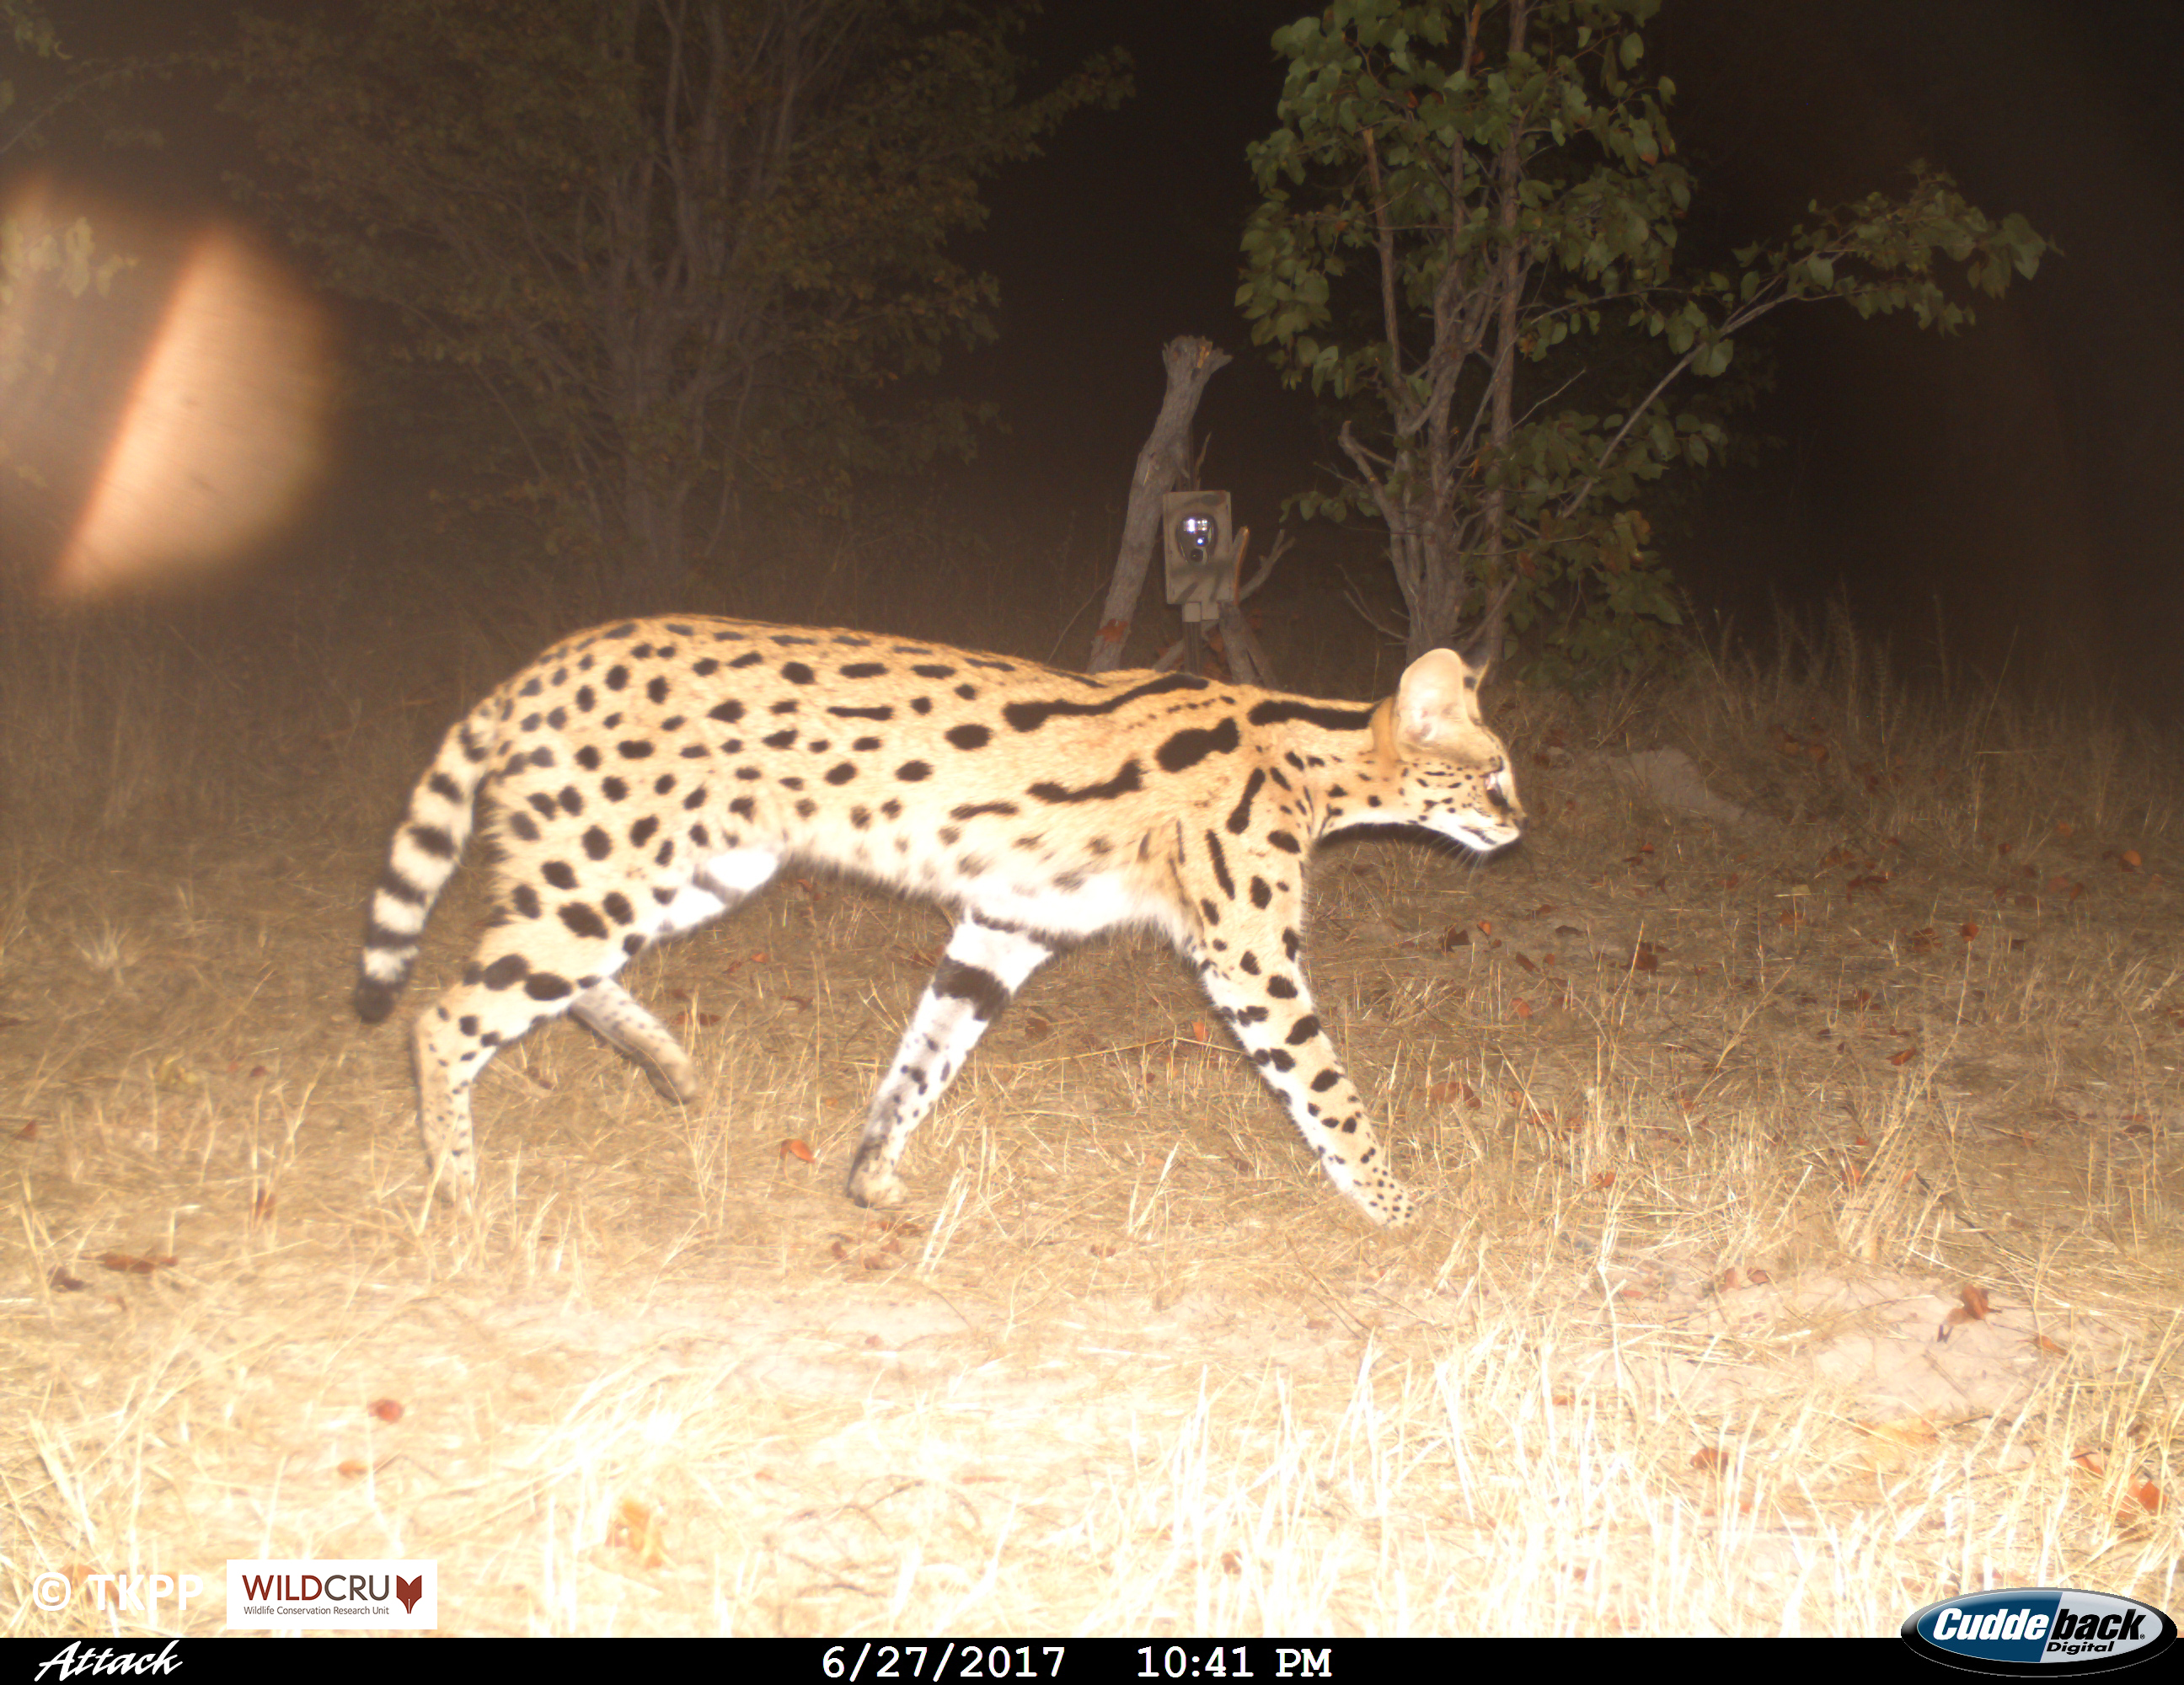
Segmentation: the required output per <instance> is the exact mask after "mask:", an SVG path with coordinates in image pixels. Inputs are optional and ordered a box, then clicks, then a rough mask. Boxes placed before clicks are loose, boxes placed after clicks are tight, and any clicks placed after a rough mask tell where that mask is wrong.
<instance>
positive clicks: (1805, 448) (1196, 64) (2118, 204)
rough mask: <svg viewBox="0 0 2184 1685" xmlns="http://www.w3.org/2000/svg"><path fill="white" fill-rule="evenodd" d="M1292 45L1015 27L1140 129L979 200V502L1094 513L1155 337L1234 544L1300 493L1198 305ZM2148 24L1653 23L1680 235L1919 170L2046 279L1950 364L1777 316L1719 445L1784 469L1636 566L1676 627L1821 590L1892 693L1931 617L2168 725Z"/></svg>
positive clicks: (1723, 19) (2087, 14) (1925, 1)
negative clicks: (1864, 631) (1100, 53)
mask: <svg viewBox="0 0 2184 1685" xmlns="http://www.w3.org/2000/svg"><path fill="white" fill-rule="evenodd" d="M1299 10H1300V8H1298V7H1296V6H1295V4H1294V3H1290V4H1280V3H1276V4H1268V3H1264V0H1195V3H1190V4H1184V5H1168V6H1162V7H1148V6H1141V5H1131V6H1100V5H1082V6H1073V7H1068V8H1056V13H1055V14H1053V15H1051V16H1050V19H1048V22H1047V24H1046V25H1045V26H1044V27H1043V29H1042V31H1041V37H1040V43H1039V44H1040V47H1041V49H1042V51H1043V52H1045V53H1047V54H1049V55H1050V58H1051V60H1052V62H1055V63H1057V64H1058V63H1061V62H1063V61H1064V60H1066V59H1067V58H1068V57H1069V56H1070V55H1071V54H1072V53H1077V52H1082V51H1089V50H1090V49H1091V48H1092V47H1095V46H1098V45H1100V44H1102V43H1105V42H1114V41H1119V42H1121V43H1122V44H1123V45H1125V46H1126V47H1128V48H1129V49H1130V51H1131V53H1133V55H1134V57H1135V58H1136V60H1137V66H1138V70H1137V75H1138V85H1139V93H1138V97H1137V98H1136V99H1135V100H1134V101H1133V102H1131V103H1129V104H1128V106H1126V107H1124V108H1123V109H1122V110H1121V111H1118V112H1116V113H1112V114H1095V115H1092V116H1089V117H1085V118H1082V119H1080V120H1078V122H1077V123H1076V124H1075V125H1073V127H1072V128H1071V130H1070V131H1068V132H1067V134H1066V135H1065V136H1062V137H1061V139H1060V140H1059V141H1058V142H1056V144H1055V145H1054V147H1052V148H1051V149H1050V153H1049V155H1048V157H1047V158H1045V159H1044V160H1042V161H1040V162H1039V163H1038V164H1034V165H1032V166H1030V167H1028V168H1027V169H1026V170H1023V171H1022V173H1021V174H1020V175H1017V176H1016V177H1015V178H1013V179H1011V181H1008V182H1006V183H1005V184H1004V185H1003V186H1001V187H1000V189H999V191H998V192H996V193H995V195H994V198H993V203H994V207H995V215H994V220H993V224H992V226H991V228H990V229H989V231H988V232H987V234H986V235H985V236H983V237H982V238H981V239H980V240H979V241H978V242H976V250H977V253H978V256H979V257H980V258H981V259H982V260H983V261H984V262H985V263H986V264H989V265H990V266H991V267H992V268H993V269H994V270H995V271H996V272H998V273H999V274H1000V276H1001V278H1002V281H1003V286H1004V298H1005V305H1004V322H1005V329H1006V331H1005V335H1004V339H1003V342H1002V345H1001V347H1000V348H996V349H995V351H992V352H989V353H984V355H983V357H982V358H981V359H978V360H979V361H980V362H982V363H983V364H986V365H987V366H988V368H989V370H990V385H989V386H988V389H989V390H991V391H993V392H995V393H996V395H997V396H999V397H1000V398H1001V399H1002V401H1003V403H1004V404H1005V406H1006V411H1007V413H1008V414H1009V415H1010V417H1011V420H1012V422H1013V424H1014V425H1015V427H1016V429H1017V432H1016V435H1015V437H1012V438H1011V439H1008V440H1005V441H1001V442H997V443H996V444H995V446H994V447H992V448H990V449H989V451H988V453H987V455H986V468H987V470H988V471H989V473H991V474H992V475H995V477H996V478H997V479H1000V478H1007V477H1017V478H1020V479H1021V480H1022V481H1023V482H1025V483H1029V484H1034V485H1037V486H1039V487H1042V488H1047V496H1046V499H1045V500H1046V501H1048V502H1051V501H1052V500H1053V499H1054V498H1060V499H1061V500H1062V501H1064V502H1066V503H1068V504H1070V505H1071V506H1072V507H1074V508H1078V509H1084V510H1085V511H1087V513H1088V515H1093V514H1098V512H1099V511H1100V509H1102V508H1103V506H1104V507H1106V508H1107V509H1113V508H1115V507H1117V506H1118V505H1119V502H1120V498H1121V495H1122V488H1123V484H1124V481H1125V476H1126V475H1127V474H1128V467H1129V464H1130V462H1131V460H1132V459H1133V455H1134V452H1135V450H1136V448H1137V446H1138V444H1139V442H1141V441H1142V438H1143V437H1144V434H1145V430H1146V428H1147V426H1148V425H1150V421H1151V415H1152V413H1153V410H1154V409H1155V407H1156V404H1157V403H1158V400H1159V395H1160V390H1161V375H1160V369H1159V364H1158V359H1157V355H1156V349H1157V347H1158V345H1159V343H1160V342H1161V341H1162V340H1163V339H1164V338H1166V337H1167V336H1169V335H1171V334H1173V333H1176V332H1178V331H1195V332H1200V333H1203V334H1206V336H1209V337H1211V338H1212V339H1213V340H1214V341H1215V342H1217V343H1219V344H1221V345H1223V347H1225V348H1229V349H1230V350H1231V351H1232V352H1234V353H1236V355H1237V363H1236V364H1235V365H1234V367H1232V368H1231V369H1229V370H1226V371H1224V372H1223V374H1221V375H1219V376H1218V377H1217V379H1216V380H1215V381H1214V383H1213V385H1212V387H1211V388H1210V390H1209V392H1208V397H1207V401H1206V405H1205V408H1204V409H1203V410H1202V411H1201V422H1202V424H1203V425H1205V426H1206V428H1208V429H1210V431H1212V435H1213V447H1212V453H1211V454H1210V455H1209V457H1208V459H1207V478H1208V481H1209V482H1210V483H1213V484H1220V485H1227V486H1229V487H1230V488H1231V489H1233V490H1234V491H1235V492H1237V493H1238V494H1239V498H1240V518H1243V519H1248V520H1253V521H1255V522H1256V521H1262V520H1267V519H1268V518H1269V516H1270V514H1271V511H1272V506H1273V502H1274V501H1275V500H1276V499H1277V498H1279V496H1280V495H1281V494H1282V493H1283V492H1286V491H1288V490H1291V489H1294V488H1295V486H1296V485H1297V484H1298V483H1300V481H1301V478H1302V477H1303V476H1305V475H1307V474H1308V473H1309V471H1310V469H1311V465H1312V459H1313V447H1312V433H1311V429H1310V426H1309V424H1308V422H1307V420H1306V419H1305V418H1304V415H1303V413H1302V404H1303V399H1302V398H1301V397H1300V396H1299V395H1296V394H1291V393H1287V392H1283V391H1282V390H1281V388H1280V387H1279V383H1278V382H1277V381H1275V380H1274V378H1273V375H1272V374H1271V372H1270V370H1268V366H1267V365H1266V364H1265V362H1264V360H1263V359H1262V357H1261V356H1260V355H1259V353H1256V352H1255V351H1253V350H1252V349H1251V348H1250V347H1249V346H1248V343H1247V342H1246V339H1245V333H1244V331H1243V327H1242V325H1241V323H1240V320H1239V319H1238V318H1237V317H1236V316H1235V314H1234V310H1233V308H1232V306H1231V305H1230V303H1229V300H1230V298H1231V296H1232V293H1233V291H1234V284H1235V265H1236V258H1235V250H1236V246H1235V242H1236V234H1237V230H1238V227H1239V224H1240V219H1241V216H1242V214H1243V213H1244V211H1245V209H1246V208H1247V207H1248V205H1249V203H1250V202H1251V192H1250V185H1249V181H1248V176H1247V174H1246V172H1245V166H1244V162H1243V147H1244V145H1245V142H1248V141H1249V140H1251V139H1253V138H1256V137H1257V136H1260V135H1262V134H1263V133H1264V132H1266V131H1267V130H1268V129H1269V128H1271V127H1272V125H1273V102H1274V98H1275V96H1276V94H1277V92H1278V91H1279V83H1280V73H1279V65H1278V64H1276V62H1275V60H1274V58H1273V53H1272V52H1271V50H1270V48H1269V47H1268V45H1267V38H1268V36H1269V35H1270V34H1271V32H1272V31H1273V28H1274V27H1275V26H1276V25H1279V23H1282V22H1284V21H1286V20H1287V19H1289V18H1290V17H1292V16H1295V15H1296V14H1298V12H1299ZM2181 24H2184V16H2180V14H2179V12H2178V9H2177V8H2176V7H2175V6H2174V5H2173V4H2170V3H2161V4H2153V3H2145V0H2136V3H2126V0H1917V3H1914V4H1910V5H1906V4H1903V3H1902V0H1669V3H1668V5H1667V6H1666V7H1665V8H1664V9H1663V15H1662V17H1661V18H1660V19H1659V20H1658V22H1657V24H1656V25H1655V26H1654V28H1653V30H1652V31H1651V32H1650V39H1651V42H1652V63H1653V65H1654V68H1656V69H1657V70H1663V71H1665V72H1667V73H1669V74H1670V75H1673V76H1674V78H1675V80H1676V81H1677V84H1678V90H1679V92H1678V97H1677V100H1676V102H1675V104H1674V107H1673V108H1672V112H1671V116H1672V120H1673V122H1674V127H1675V131H1676V133H1677V135H1678V137H1679V140H1680V143H1681V146H1682V148H1683V151H1684V153H1685V158H1686V160H1687V161H1688V162H1689V163H1691V165H1692V166H1693V167H1694V169H1695V170H1697V173H1698V175H1699V191H1700V194H1701V198H1700V201H1699V207H1698V209H1699V214H1700V216H1701V217H1702V218H1703V219H1704V220H1706V221H1707V222H1708V224H1709V225H1711V226H1713V227H1716V228H1719V229H1721V230H1724V231H1736V232H1741V233H1743V234H1745V235H1747V236H1752V235H1758V234H1760V233H1763V232H1766V231H1772V230H1779V229H1780V228H1782V227H1784V226H1785V225H1787V224H1788V223H1789V222H1791V221H1793V220H1796V219H1797V217H1798V216H1799V215H1800V214H1802V212H1803V211H1804V209H1805V206H1806V204H1807V203H1808V201H1810V200H1812V199H1814V198H1819V199H1820V200H1822V201H1823V202H1824V203H1825V202H1830V201H1833V200H1836V199H1839V198H1842V197H1851V196H1854V195H1859V194H1863V193H1864V192H1869V191H1872V190H1875V189H1876V188H1878V189H1885V190H1891V191H1893V190H1896V189H1898V188H1900V187H1901V186H1902V185H1903V181H1904V179H1905V178H1904V176H1903V167H1904V165H1906V164H1908V162H1909V161H1910V160H1911V159H1913V158H1919V157H1924V158H1928V159H1930V160H1931V161H1932V162H1935V163H1936V164H1940V165H1942V166H1943V167H1945V168H1947V169H1948V170H1951V171H1952V172H1953V173H1954V174H1955V175H1956V176H1957V178H1958V182H1959V183H1960V185H1961V186H1963V187H1964V190H1965V192H1966V193H1967V194H1968V196H1969V197H1970V198H1971V200H1972V201H1973V203H1975V204H1978V205H1980V206H1981V208H1982V209H1986V211H1988V212H1989V213H1990V214H1994V215H2000V214H2003V213H2005V212H2009V211H2013V210H2014V211H2020V212H2022V213H2024V214H2025V215H2026V216H2027V217H2029V218H2030V219H2031V221H2032V223H2033V225H2035V226H2036V228H2038V229H2039V230H2040V231H2042V233H2043V234H2044V235H2046V236H2048V238H2049V239H2050V240H2051V241H2053V242H2058V243H2059V245H2060V246H2061V247H2063V248H2064V253H2063V255H2060V256H2058V255H2056V254H2054V253H2050V254H2049V256H2048V259H2046V260H2045V261H2044V262H2043V264H2042V269H2041V272H2040V275H2038V277H2037V278H2036V280H2035V281H2033V282H2031V284H2029V285H2020V286H2019V287H2017V288H2015V289H2014V291H2013V293H2012V296H2011V297H2010V298H2009V299H2008V300H2006V301H2005V302H2004V303H2002V304H2000V305H1995V304H1992V303H1981V307H1980V322H1979V325H1977V326H1976V327H1975V328H1974V329H1973V330H1971V331H1970V332H1969V333H1967V334H1965V335H1964V336H1961V337H1959V338H1958V339H1955V340H1953V341H1945V340H1942V339H1940V338H1938V337H1937V336H1932V335H1925V334H1920V333H1919V332H1918V331H1916V330H1915V329H1914V328H1912V327H1911V326H1910V325H1908V323H1906V322H1904V321H1902V320H1890V321H1884V322H1864V323H1862V322H1859V321H1858V320H1857V319H1856V318H1855V317H1854V316H1853V315H1852V314H1850V312H1849V311H1848V310H1847V309H1842V308H1841V307H1830V306H1814V307H1811V308H1808V309H1803V310H1802V311H1798V310H1792V311H1787V312H1784V313H1782V314H1780V315H1778V316H1777V317H1776V318H1775V321H1776V322H1777V323H1778V324H1780V337H1779V340H1778V342H1777V346H1776V353H1777V356H1778V358H1779V363H1780V380H1779V383H1778V386H1777V389H1776V391H1775V394H1774V396H1773V398H1771V399H1770V400H1769V403H1767V404H1766V406H1765V407H1764V409H1763V412H1762V413H1761V414H1759V415H1758V416H1757V417H1755V418H1754V419H1753V423H1752V425H1753V426H1754V427H1755V428H1756V429H1757V430H1758V431H1763V432H1765V433H1768V434H1770V435H1772V436H1775V437H1779V438H1780V439H1781V440H1783V441H1784V446H1783V448H1781V449H1780V451H1778V452H1775V453H1772V454H1771V455H1769V457H1768V459H1766V460H1765V462H1764V463H1763V464H1762V466H1761V467H1760V468H1758V470H1752V471H1745V472H1738V473H1726V474H1717V475H1713V476H1711V477H1710V479H1709V481H1708V483H1707V485H1706V487H1705V492H1704V495H1703V498H1702V506H1701V509H1700V513H1699V514H1698V516H1697V520H1696V523H1695V528H1694V530H1693V531H1691V532H1689V533H1688V534H1686V535H1683V536H1680V537H1678V536H1674V535H1671V536H1670V537H1669V539H1668V541H1667V542H1668V545H1669V553H1670V555H1671V557H1672V559H1673V560H1674V563H1675V564H1676V566H1677V568H1678V570H1679V572H1680V574H1681V575H1682V576H1684V577H1685V579H1686V580H1687V581H1688V582H1689V583H1690V584H1691V587H1692V589H1693V591H1694V592H1695V594H1696V595H1697V597H1698V598H1699V599H1700V601H1701V604H1702V608H1707V609H1719V610H1723V611H1727V612H1733V613H1734V614H1736V615H1737V616H1738V617H1739V620H1740V622H1741V623H1743V624H1747V625H1748V624H1752V623H1753V622H1755V621H1759V622H1763V621H1765V620H1769V618H1771V612H1772V611H1771V607H1770V598H1772V597H1773V596H1775V594H1777V593H1779V594H1780V595H1781V596H1783V597H1784V598H1786V599H1787V600H1789V601H1791V602H1792V603H1811V602H1814V601H1817V600H1819V599H1823V598H1825V597H1826V596H1828V595H1829V594H1830V593H1831V592H1835V591H1836V590H1838V589H1840V590H1842V591H1845V592H1847V593H1848V595H1849V598H1850V600H1851V601H1852V603H1853V605H1854V607H1855V609H1856V610H1857V612H1858V618H1859V620H1860V621H1861V622H1862V623H1863V624H1864V625H1865V626H1867V628H1868V629H1869V630H1870V631H1876V632H1884V633H1886V634H1888V635H1889V636H1891V637H1892V639H1893V640H1894V642H1895V644H1896V648H1897V650H1898V651H1899V653H1902V654H1903V655H1904V656H1905V657H1907V658H1914V659H1918V658H1922V657H1923V656H1924V655H1925V654H1926V653H1929V652H1930V649H1931V642H1932V637H1933V628H1934V626H1935V625H1936V620H1937V610H1938V619H1939V620H1940V621H1941V622H1942V624H1945V625H1946V626H1947V629H1948V637H1949V641H1950V642H1951V644H1952V645H1953V646H1954V647H1955V648H1954V652H1953V653H1954V654H1955V655H1956V656H1957V657H1958V659H1963V658H1964V657H1967V656H1968V657H1970V659H1972V660H1973V661H1974V662H1975V663H1976V664H1977V665H1980V666H1982V667H1984V668H1985V669H1986V670H1988V671H1990V672H1992V671H1995V670H2000V669H2001V668H2002V667H2003V665H2004V664H2005V663H2007V664H2008V666H2009V670H2010V671H2011V672H2012V673H2013V674H2014V675H2017V676H2025V675H2027V674H2028V673H2039V674H2052V675H2053V676H2057V677H2060V678H2063V679H2065V680H2070V681H2087V680H2092V681H2102V680H2112V679H2113V678H2114V677H2115V676H2116V675H2117V674H2118V673H2119V672H2131V673H2132V674H2133V678H2132V680H2131V683H2130V685H2129V687H2128V693H2129V696H2130V698H2131V700H2132V701H2133V702H2134V703H2137V705H2139V706H2142V707H2146V708H2149V709H2156V710H2158V711H2160V712H2164V713H2168V712H2172V711H2174V710H2175V709H2176V708H2177V707H2178V706H2179V705H2180V704H2184V679H2180V677H2179V669H2180V665H2184V664H2179V663H2177V662H2176V661H2174V660H2173V659H2170V656H2169V653H2168V651H2169V648H2170V641H2171V639H2172V637H2174V636H2175V629H2176V628H2178V627H2179V626H2184V582H2180V580H2179V573H2180V570H2179V568H2178V567H2177V565H2176V556H2177V552H2178V546H2179V543H2180V537H2184V413H2180V410H2179V405H2178V398H2177V396H2176V388H2177V386H2178V375H2179V374H2180V373H2184V368H2180V364H2184V357H2180V344H2179V338H2180V333H2184V328H2180V325H2179V323H2178V320H2177V304H2178V303H2179V299H2178V293H2179V291H2180V277H2184V239H2180V230H2179V224H2178V193H2179V182H2180V180H2184V172H2180V170H2179V165H2180V164H2184V123H2180V106H2179V103H2178V94H2177V92H2176V82H2175V79H2174V76H2173V74H2172V69H2171V67H2172V66H2173V65H2174V64H2175V62H2176V53H2177V49H2178V47H2179V44H2180V43H2179V40H2178V36H2179V34H2180V28H2179V25H2181ZM981 378H982V381H983V379H984V377H983V375H982V377H981ZM1107 518H1108V519H1111V520H1112V515H1110V516H1108V517H1107Z"/></svg>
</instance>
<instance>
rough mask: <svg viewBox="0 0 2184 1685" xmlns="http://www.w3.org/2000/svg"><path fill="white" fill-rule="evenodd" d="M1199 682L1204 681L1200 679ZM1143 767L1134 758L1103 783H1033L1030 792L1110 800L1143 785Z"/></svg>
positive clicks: (1050, 797) (1046, 798) (1061, 798)
mask: <svg viewBox="0 0 2184 1685" xmlns="http://www.w3.org/2000/svg"><path fill="white" fill-rule="evenodd" d="M1202 682H1204V681H1201V683H1202ZM1144 787H1145V768H1144V767H1143V766H1142V765H1139V763H1138V762H1137V761H1136V760H1135V759H1131V760H1127V761H1125V762H1123V770H1121V771H1119V772H1117V774H1116V775H1115V776H1113V777H1112V778H1110V779H1109V780H1107V781H1106V783H1104V784H1087V785H1085V786H1084V787H1082V788H1080V789H1075V790H1073V789H1071V788H1069V787H1067V785H1063V784H1044V783H1042V784H1034V785H1033V786H1032V787H1031V794H1032V795H1033V796H1034V797H1035V798H1037V799H1039V801H1042V802H1052V803H1055V804H1061V803H1064V802H1111V801H1112V800H1114V799H1115V798H1116V797H1117V796H1127V795H1128V794H1129V793H1130V792H1132V791H1134V790H1140V789H1143V788H1144Z"/></svg>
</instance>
